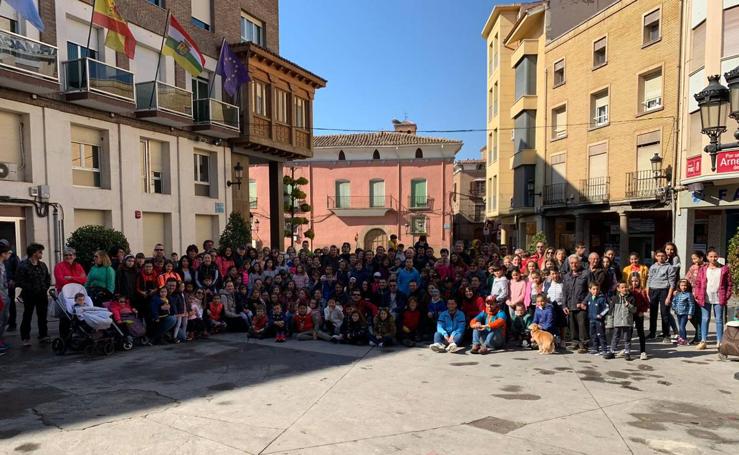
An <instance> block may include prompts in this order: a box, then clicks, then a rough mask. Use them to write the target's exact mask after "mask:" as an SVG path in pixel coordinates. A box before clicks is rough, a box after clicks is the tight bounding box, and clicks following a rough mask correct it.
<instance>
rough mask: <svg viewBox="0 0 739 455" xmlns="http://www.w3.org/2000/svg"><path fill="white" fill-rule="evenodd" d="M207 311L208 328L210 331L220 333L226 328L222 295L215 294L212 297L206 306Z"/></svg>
mask: <svg viewBox="0 0 739 455" xmlns="http://www.w3.org/2000/svg"><path fill="white" fill-rule="evenodd" d="M205 311H206V313H207V315H208V324H209V325H210V327H208V330H209V331H210V333H218V332H221V331H223V330H224V329H225V328H226V322H225V321H224V320H223V304H222V303H221V296H220V295H218V294H215V295H213V296H212V297H211V300H210V303H208V306H207V307H206V310H205Z"/></svg>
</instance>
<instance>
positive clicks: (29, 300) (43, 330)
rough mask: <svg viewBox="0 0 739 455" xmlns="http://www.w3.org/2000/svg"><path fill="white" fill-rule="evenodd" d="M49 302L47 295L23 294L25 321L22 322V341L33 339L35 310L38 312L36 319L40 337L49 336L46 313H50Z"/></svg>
mask: <svg viewBox="0 0 739 455" xmlns="http://www.w3.org/2000/svg"><path fill="white" fill-rule="evenodd" d="M48 305H49V300H48V299H47V298H46V294H28V293H26V294H23V320H21V340H30V339H31V320H32V319H33V310H34V309H35V310H36V319H37V323H38V337H39V338H45V337H47V336H49V329H48V327H47V324H46V312H47V311H48Z"/></svg>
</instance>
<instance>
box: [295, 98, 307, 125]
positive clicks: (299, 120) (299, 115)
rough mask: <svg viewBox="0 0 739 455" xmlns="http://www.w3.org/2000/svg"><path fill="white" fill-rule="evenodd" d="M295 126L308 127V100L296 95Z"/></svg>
mask: <svg viewBox="0 0 739 455" xmlns="http://www.w3.org/2000/svg"><path fill="white" fill-rule="evenodd" d="M295 127H296V128H303V129H305V128H308V101H307V100H304V99H303V98H300V97H297V96H296V97H295Z"/></svg>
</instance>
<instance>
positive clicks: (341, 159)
mask: <svg viewBox="0 0 739 455" xmlns="http://www.w3.org/2000/svg"><path fill="white" fill-rule="evenodd" d="M344 160H346V155H344V151H343V150H339V161H344Z"/></svg>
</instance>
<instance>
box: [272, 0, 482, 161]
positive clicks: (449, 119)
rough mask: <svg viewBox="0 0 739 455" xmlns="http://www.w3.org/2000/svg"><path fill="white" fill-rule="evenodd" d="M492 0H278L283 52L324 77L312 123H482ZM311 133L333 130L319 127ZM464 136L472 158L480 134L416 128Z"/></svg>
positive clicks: (440, 126) (375, 126) (465, 154)
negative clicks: (484, 32)
mask: <svg viewBox="0 0 739 455" xmlns="http://www.w3.org/2000/svg"><path fill="white" fill-rule="evenodd" d="M494 3H495V2H494V1H492V0H309V1H306V0H281V1H280V54H282V55H283V56H284V57H286V58H288V59H290V60H292V61H294V62H296V63H298V64H299V65H301V66H303V67H304V68H306V69H308V70H310V71H312V72H314V73H316V74H318V75H320V76H322V77H323V78H325V79H327V80H328V85H327V86H326V88H324V89H321V90H320V91H319V92H318V94H317V95H316V102H315V107H314V115H315V121H314V127H316V128H348V129H364V130H380V129H385V130H387V129H390V128H391V127H392V125H391V123H390V121H391V120H392V119H393V118H398V119H401V120H402V119H403V118H404V116H405V115H407V116H408V119H409V120H412V121H414V122H416V123H417V124H418V127H419V129H420V130H451V129H483V128H485V90H486V88H485V65H486V61H485V42H484V41H483V40H482V38H481V36H480V33H481V31H482V27H483V25H485V20H486V19H487V17H488V15H489V14H490V10H491V8H492V5H493V4H494ZM315 133H316V134H333V133H335V132H332V131H321V130H317V131H316V132H315ZM419 134H425V135H430V136H443V137H449V138H455V139H461V140H463V141H464V147H463V148H462V150H461V151H460V153H459V154H457V158H458V159H460V158H476V157H478V156H479V150H480V147H482V146H483V145H485V133H484V132H482V131H478V132H471V133H419Z"/></svg>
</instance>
